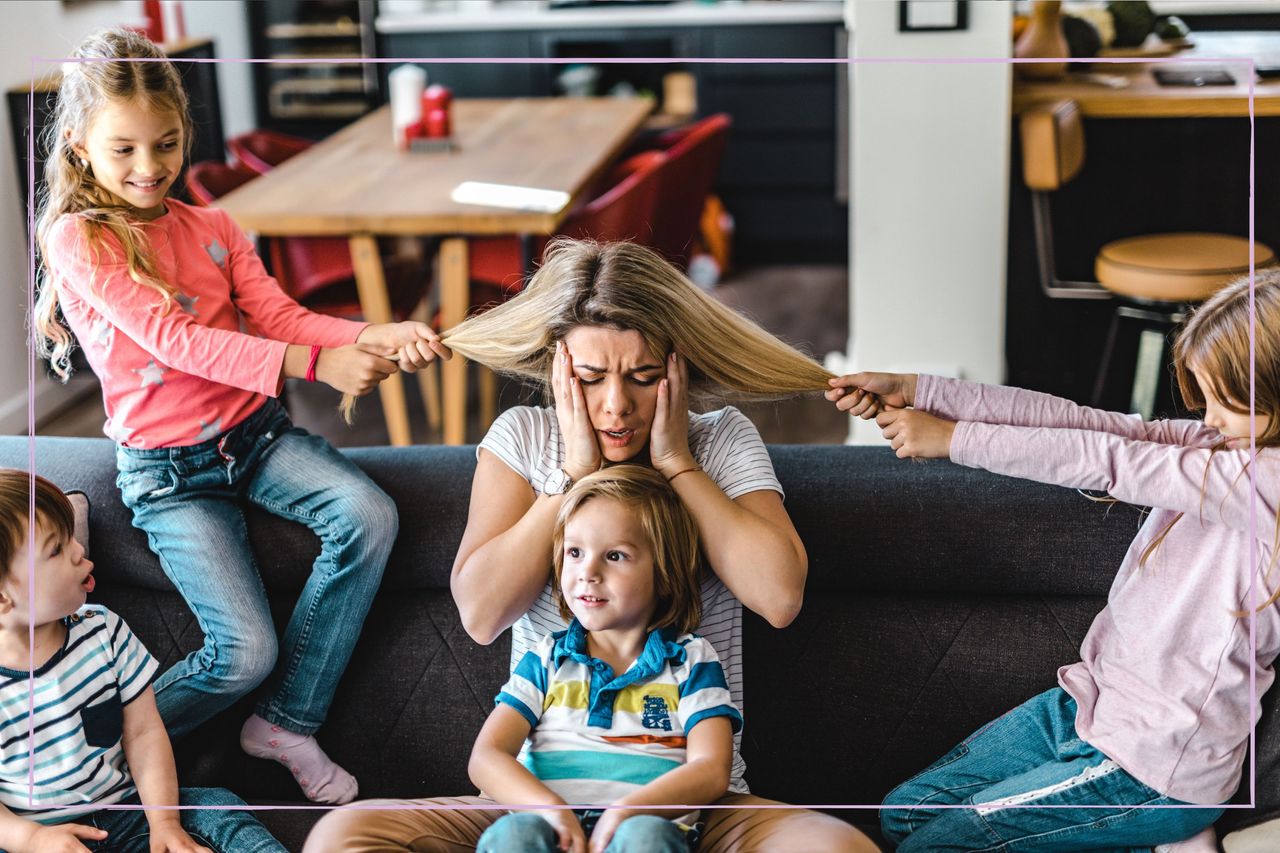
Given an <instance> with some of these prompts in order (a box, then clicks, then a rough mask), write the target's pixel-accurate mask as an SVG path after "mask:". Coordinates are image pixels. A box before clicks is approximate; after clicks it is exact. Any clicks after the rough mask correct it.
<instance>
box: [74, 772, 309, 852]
mask: <svg viewBox="0 0 1280 853" xmlns="http://www.w3.org/2000/svg"><path fill="white" fill-rule="evenodd" d="M178 803H179V804H180V805H184V806H217V807H218V808H201V809H183V810H182V811H180V812H179V813H178V814H179V816H180V819H181V820H182V828H183V829H185V830H186V831H187V834H188V835H190V836H191V837H192V838H193V839H194V840H195V842H196V843H197V844H203V845H204V846H205V847H208V848H209V849H210V850H212V851H214V853H287V849H286V848H285V846H284V845H283V844H281V843H280V842H279V841H276V839H275V838H274V837H273V836H272V835H271V833H270V832H268V831H267V828H266V827H265V826H263V825H262V824H261V823H259V822H258V819H257V818H255V817H254V816H253V813H252V812H247V811H238V810H234V807H235V806H243V805H244V800H242V799H240V798H239V797H237V796H236V795H235V794H233V793H231V792H230V791H228V790H226V789H225V788H180V789H179V790H178ZM119 805H135V806H136V805H138V797H137V795H136V794H135V795H134V796H132V797H129V798H127V799H125V800H122V801H121V802H120V803H119ZM70 822H71V823H78V824H82V825H86V826H96V827H97V828H98V829H105V830H106V831H107V832H108V835H107V839H106V840H105V841H81V843H82V844H84V845H85V846H86V847H88V848H89V849H90V850H93V851H95V853H150V851H151V833H150V830H149V829H148V827H147V816H146V812H144V811H142V810H141V809H99V810H98V811H96V812H94V813H93V814H90V815H85V816H84V817H78V818H74V819H73V820H71V821H70Z"/></svg>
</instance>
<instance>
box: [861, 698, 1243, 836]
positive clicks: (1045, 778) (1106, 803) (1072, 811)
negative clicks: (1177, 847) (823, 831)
mask: <svg viewBox="0 0 1280 853" xmlns="http://www.w3.org/2000/svg"><path fill="white" fill-rule="evenodd" d="M1075 719H1076V703H1075V700H1074V699H1072V698H1071V697H1070V696H1069V695H1068V694H1067V693H1066V691H1064V690H1062V689H1061V688H1058V687H1055V688H1053V689H1052V690H1048V691H1046V692H1044V693H1042V694H1040V695H1039V696H1036V697H1035V698H1033V699H1029V700H1028V701H1026V702H1024V703H1023V704H1021V705H1019V706H1018V707H1017V708H1014V709H1013V710H1012V711H1010V712H1009V713H1007V714H1005V715H1004V716H1003V717H1000V718H999V719H997V720H996V721H994V722H992V723H989V724H988V725H987V726H985V727H983V728H982V729H979V730H978V731H977V732H976V733H975V734H973V735H972V736H970V737H969V738H968V739H967V740H965V741H964V742H963V743H961V744H960V745H959V746H957V747H956V748H955V749H953V750H951V752H949V753H947V754H946V755H944V756H943V757H942V758H940V759H939V760H938V761H936V762H934V763H933V764H932V765H931V766H930V767H928V768H927V769H925V770H924V771H923V772H922V773H920V774H919V775H917V776H916V777H914V778H913V779H910V780H908V781H907V782H904V783H903V784H901V785H899V786H898V787H897V788H895V789H893V790H892V791H890V792H889V795H888V796H887V797H885V800H884V803H883V804H882V808H881V812H880V828H881V831H882V832H883V833H884V836H885V838H887V839H890V840H891V841H893V842H894V843H896V844H897V845H898V847H897V849H898V851H899V853H916V851H945V850H954V851H965V853H979V851H1001V853H1004V851H1022V850H1109V851H1149V850H1150V849H1151V848H1152V847H1153V846H1155V845H1157V844H1166V843H1170V842H1173V841H1181V840H1182V839H1184V838H1190V837H1191V836H1193V835H1195V834H1196V833H1197V832H1199V831H1200V830H1202V829H1204V828H1205V827H1206V826H1209V825H1210V824H1212V823H1213V822H1214V821H1215V820H1217V819H1218V817H1219V816H1220V815H1221V814H1222V812H1223V809H1220V808H1195V807H1187V806H1188V804H1187V803H1184V802H1182V801H1181V800H1175V799H1173V798H1172V797H1166V796H1163V795H1162V794H1160V793H1159V792H1157V791H1155V790H1153V789H1152V788H1150V787H1148V786H1146V785H1144V784H1143V783H1141V782H1139V781H1138V780H1137V779H1135V778H1133V777H1132V776H1130V775H1129V774H1128V773H1126V772H1125V771H1124V770H1121V769H1120V767H1119V766H1118V765H1117V764H1116V763H1115V762H1114V761H1112V760H1111V759H1109V758H1107V756H1105V755H1103V754H1102V753H1101V752H1099V751H1098V750H1097V749H1095V748H1094V747H1092V746H1090V745H1089V744H1088V743H1086V742H1084V741H1083V740H1081V739H1080V737H1079V736H1078V735H1077V734H1076V728H1075ZM942 806H952V808H940V807H942ZM956 806H959V808H956ZM1041 806H1045V807H1047V808H1040V807H1041ZM1170 806H1179V807H1181V808H1170Z"/></svg>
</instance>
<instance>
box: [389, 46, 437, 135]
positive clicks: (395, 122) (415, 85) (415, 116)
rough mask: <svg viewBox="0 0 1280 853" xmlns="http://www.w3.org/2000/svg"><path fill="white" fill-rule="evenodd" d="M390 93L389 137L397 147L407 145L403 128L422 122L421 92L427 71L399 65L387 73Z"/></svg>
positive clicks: (425, 83) (425, 85)
mask: <svg viewBox="0 0 1280 853" xmlns="http://www.w3.org/2000/svg"><path fill="white" fill-rule="evenodd" d="M387 88H388V89H389V90H390V94H391V138H392V142H393V143H394V144H395V146H396V147H397V148H400V149H404V148H407V147H408V144H409V142H408V139H407V138H406V137H405V132H404V129H405V128H406V127H413V126H415V125H420V124H421V123H422V92H423V90H424V89H426V88H427V72H425V71H423V70H422V69H421V68H420V67H419V66H417V65H400V66H397V67H396V68H394V69H392V71H391V73H390V74H388V75H387Z"/></svg>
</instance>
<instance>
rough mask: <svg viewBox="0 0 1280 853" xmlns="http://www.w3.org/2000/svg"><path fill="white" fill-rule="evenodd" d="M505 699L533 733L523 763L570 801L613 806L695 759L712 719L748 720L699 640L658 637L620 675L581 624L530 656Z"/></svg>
mask: <svg viewBox="0 0 1280 853" xmlns="http://www.w3.org/2000/svg"><path fill="white" fill-rule="evenodd" d="M496 701H497V702H498V703H502V704H506V705H509V706H511V707H512V708H514V709H515V710H517V711H519V712H520V714H521V715H522V716H524V718H525V719H526V720H528V721H529V725H530V726H531V727H532V728H533V731H531V732H530V733H529V737H528V738H527V739H526V740H525V744H524V747H523V749H521V751H520V756H519V760H520V761H521V763H523V764H524V765H525V766H526V767H528V768H529V770H530V772H532V773H533V775H534V776H537V777H538V779H540V780H541V781H542V782H543V784H545V785H546V786H547V787H548V788H550V789H551V790H552V791H554V792H555V793H556V794H557V795H558V796H560V797H562V798H563V799H564V801H565V802H566V803H569V804H570V805H589V804H590V805H596V804H599V805H607V804H609V803H612V802H614V801H616V800H617V799H618V798H619V797H622V796H624V795H625V794H627V793H628V792H630V791H633V790H635V789H636V788H638V787H640V786H642V785H645V784H647V783H648V782H651V781H652V780H654V779H656V778H657V777H659V776H661V775H662V774H663V773H666V772H668V771H670V770H674V769H675V768H677V767H679V766H681V765H682V764H684V763H685V752H686V742H687V741H686V739H687V737H688V735H689V732H690V731H692V730H693V728H694V726H696V725H697V724H698V723H700V722H702V721H703V720H706V719H709V718H711V717H728V718H729V721H730V723H731V724H732V726H733V730H734V732H737V731H738V730H739V729H741V728H742V715H741V714H740V713H739V712H738V709H737V707H735V705H734V703H733V700H732V699H731V698H730V696H729V688H728V685H727V684H726V683H725V678H724V671H723V670H722V669H721V668H720V661H719V659H718V658H717V657H716V652H715V649H714V648H712V646H711V644H710V643H709V642H707V641H706V640H705V639H703V638H701V637H699V636H697V635H694V634H683V635H677V634H676V633H675V632H674V631H672V630H670V629H659V630H656V631H653V632H651V633H650V634H649V638H648V640H647V641H646V643H645V647H644V651H643V652H642V653H641V654H640V657H639V658H637V659H636V662H635V663H634V664H632V665H631V667H630V668H629V669H627V671H626V672H624V673H621V674H617V675H615V674H614V672H613V670H612V668H611V667H610V666H609V665H608V664H607V663H605V662H604V661H601V660H598V659H596V658H593V657H591V656H590V655H589V654H588V653H587V634H586V631H585V630H584V629H583V628H582V626H581V625H580V624H579V623H578V621H577V620H576V619H575V620H573V621H572V622H570V623H569V628H568V630H565V631H557V632H555V633H554V634H551V635H549V636H547V637H545V638H544V639H543V640H542V641H541V642H540V643H538V644H537V646H535V647H534V648H533V649H530V650H529V651H528V652H526V653H525V655H524V657H523V658H522V659H521V660H520V663H519V664H518V665H517V666H516V669H515V672H514V673H512V675H511V678H510V680H509V681H507V683H506V684H505V685H504V686H503V688H502V690H501V692H499V693H498V696H497V699H496Z"/></svg>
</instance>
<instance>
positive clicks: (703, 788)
mask: <svg viewBox="0 0 1280 853" xmlns="http://www.w3.org/2000/svg"><path fill="white" fill-rule="evenodd" d="M687 737H688V743H687V745H686V747H685V763H684V764H682V765H681V766H680V767H677V768H675V769H674V770H670V771H668V772H666V773H663V774H662V775H661V776H659V777H658V778H657V779H654V780H653V781H652V782H649V783H648V784H646V785H642V786H641V787H639V788H637V789H636V790H634V791H632V792H631V793H629V794H627V795H626V796H624V797H621V798H619V799H618V800H617V801H616V802H615V803H614V804H613V805H612V806H611V807H610V808H609V809H608V810H606V811H605V813H604V814H602V815H600V819H599V820H598V821H596V825H595V829H593V830H592V832H591V853H603V851H604V849H605V848H606V847H608V846H609V841H610V840H611V839H612V838H613V834H614V833H615V832H616V831H617V830H618V827H619V826H620V825H621V824H622V822H623V821H624V820H626V819H627V818H629V817H633V816H635V815H641V814H653V815H659V816H664V817H673V818H674V817H679V816H680V815H682V814H685V813H687V812H688V811H689V809H688V808H686V807H687V806H700V805H704V804H706V803H710V802H714V801H715V800H718V799H719V798H720V797H722V796H724V793H725V791H727V790H729V776H730V771H731V770H732V767H733V724H732V722H731V718H730V717H707V718H705V719H703V720H701V721H700V722H698V723H697V724H696V725H695V726H694V728H693V729H692V730H691V731H689V732H688V733H687ZM664 804H665V805H666V806H667V807H665V808H664V807H663V806H664ZM673 805H675V806H682V808H670V806H673Z"/></svg>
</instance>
